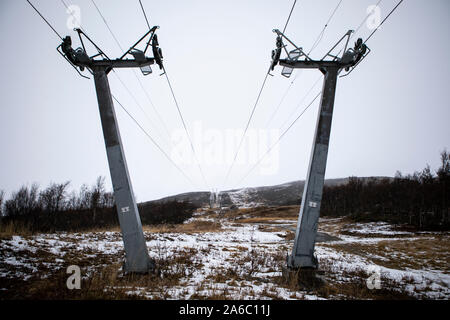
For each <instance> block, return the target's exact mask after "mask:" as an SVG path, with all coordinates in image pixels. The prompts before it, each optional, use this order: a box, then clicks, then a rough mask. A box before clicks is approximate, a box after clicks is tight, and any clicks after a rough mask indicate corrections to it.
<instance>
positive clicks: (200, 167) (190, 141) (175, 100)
mask: <svg viewBox="0 0 450 320" xmlns="http://www.w3.org/2000/svg"><path fill="white" fill-rule="evenodd" d="M163 71H164V75H165V76H166V80H167V83H168V85H169V88H170V92H171V93H172V98H173V101H174V102H175V106H176V108H177V111H178V115H179V116H180V119H181V122H182V124H183V128H184V131H185V132H186V136H187V138H188V140H189V144H190V146H191V150H192V153H193V155H194V157H195V161H196V162H197V166H198V169H199V171H200V174H201V175H202V179H203V182H204V183H205V185H206V187H207V188H208V190H210V189H211V188H210V186H209V184H208V182H207V180H206V177H205V174H204V172H203V170H202V166H201V165H200V161H199V159H198V157H197V153H196V151H195V148H194V144H193V142H192V139H191V135H190V134H189V130H188V128H187V126H186V122H185V121H184V117H183V113H182V112H181V109H180V106H179V104H178V100H177V97H176V96H175V92H174V91H173V87H172V83H171V82H170V79H169V76H168V74H167V70H166V68H165V67H163Z"/></svg>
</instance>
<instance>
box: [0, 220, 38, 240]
mask: <svg viewBox="0 0 450 320" xmlns="http://www.w3.org/2000/svg"><path fill="white" fill-rule="evenodd" d="M32 234H33V232H32V231H31V230H30V227H29V225H27V224H23V223H21V222H14V221H9V222H8V223H0V239H10V238H11V237H12V236H15V235H21V236H30V235H32Z"/></svg>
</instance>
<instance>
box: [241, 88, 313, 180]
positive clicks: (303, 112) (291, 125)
mask: <svg viewBox="0 0 450 320" xmlns="http://www.w3.org/2000/svg"><path fill="white" fill-rule="evenodd" d="M321 94H322V91H320V92H319V93H318V94H317V95H316V96H315V97H314V99H313V100H312V101H311V102H310V103H309V104H308V105H307V106H306V108H305V109H303V111H302V112H301V113H300V115H299V116H298V117H297V118H296V119H295V120H294V121H293V122H292V123H291V124H290V125H289V127H288V128H287V129H286V130H284V131H283V133H282V134H281V135H280V137H279V138H278V140H277V141H276V142H275V143H273V144H272V145H271V146H270V148H269V149H268V150H267V151H266V153H264V154H263V155H262V156H261V157H260V158H259V160H258V161H257V162H256V163H255V164H254V165H253V167H251V169H250V170H248V171H247V173H246V174H245V175H244V176H243V178H242V179H241V180H239V182H238V183H237V185H239V184H240V183H241V182H243V181H244V180H245V179H246V178H247V177H248V176H249V175H250V173H251V172H252V171H253V170H255V169H256V167H257V166H258V165H259V164H260V163H261V161H262V160H264V158H265V157H266V156H267V155H268V154H269V153H270V152H271V151H272V150H273V148H275V146H276V145H277V144H278V143H280V141H281V139H283V137H284V136H285V135H286V134H287V133H288V132H289V130H290V129H291V128H292V127H293V126H294V125H295V123H296V122H297V121H298V120H299V119H300V118H301V117H302V116H303V115H304V114H305V112H306V111H307V110H308V109H309V107H311V106H312V105H313V103H314V102H315V101H316V100H317V98H319V96H320V95H321Z"/></svg>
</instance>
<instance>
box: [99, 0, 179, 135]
mask: <svg viewBox="0 0 450 320" xmlns="http://www.w3.org/2000/svg"><path fill="white" fill-rule="evenodd" d="M91 2H92V4H93V5H94V6H95V8H96V10H97V12H98V14H99V15H100V17H101V18H102V20H103V22H104V23H105V25H106V27H107V28H108V30H109V33H110V34H111V36H112V37H113V39H114V41H115V42H116V44H117V46H118V47H119V49H120V50H121V51H124V50H123V48H122V45H121V44H120V41H119V40H118V38H117V37H116V35H115V34H114V32H113V31H112V28H111V27H110V25H109V23H108V21H107V20H106V18H105V16H104V15H103V14H102V12H101V10H100V8H99V6H97V4H96V3H95V1H94V0H91ZM113 70H114V69H113ZM132 71H133V74H134V77H135V78H136V80H137V81H138V83H139V85H140V87H141V89H142V91H143V92H144V94H145V96H146V98H147V100H148V102H149V103H150V106H151V107H152V109H153V111H154V112H155V114H156V116H157V117H158V119H159V121H160V123H161V125H162V126H163V128H164V131H165V132H166V134H167V136H168V139H169V140H166V142H167V141H168V142H169V144H172V143H171V140H170V133H169V130H168V129H167V125H166V123H165V121H164V120H163V119H162V117H161V115H160V113H159V112H158V109H157V108H156V107H155V105H154V104H153V101H152V100H151V98H150V95H149V93H148V91H147V89H146V88H145V87H144V85H143V84H142V81H141V79H139V77H138V75H137V73H136V70H135V69H133V70H132ZM114 74H115V75H116V76H117V78H118V79H119V81H120V83H121V84H122V86H123V87H124V88H125V90H126V91H127V92H128V93H129V94H130V95H131V96H132V98H133V100H134V101H135V102H136V104H137V105H138V107H139V108H140V109H141V111H142V112H143V113H144V115H145V117H146V118H147V120H148V121H149V123H150V124H151V125H152V126H153V127H155V128H157V126H156V125H155V124H154V122H153V121H152V120H151V118H150V116H149V115H148V114H147V112H146V111H145V110H144V108H143V107H142V106H141V105H140V103H139V102H138V100H137V98H136V96H135V95H134V94H133V93H132V92H131V90H130V89H129V88H128V86H127V85H126V84H125V82H124V81H123V80H122V79H121V77H120V76H119V73H118V72H115V71H114ZM156 131H157V133H158V135H159V136H160V138H162V135H161V134H160V133H159V130H156Z"/></svg>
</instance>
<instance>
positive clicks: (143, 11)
mask: <svg viewBox="0 0 450 320" xmlns="http://www.w3.org/2000/svg"><path fill="white" fill-rule="evenodd" d="M139 4H140V5H141V9H142V13H143V14H144V18H145V21H146V22H147V26H148V28H149V29H150V23H148V19H147V14H146V13H145V9H144V6H143V5H142V2H141V0H139Z"/></svg>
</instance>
